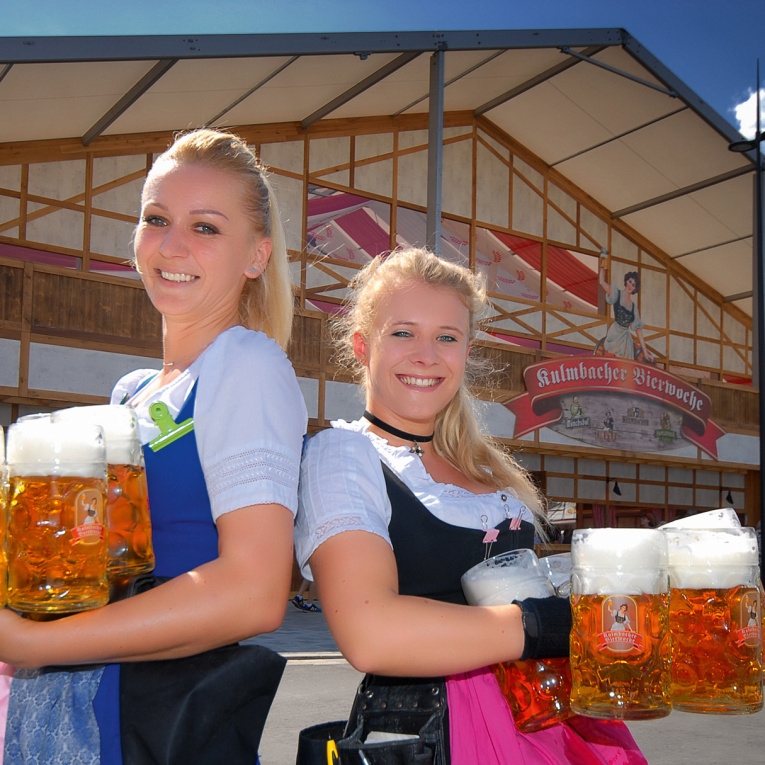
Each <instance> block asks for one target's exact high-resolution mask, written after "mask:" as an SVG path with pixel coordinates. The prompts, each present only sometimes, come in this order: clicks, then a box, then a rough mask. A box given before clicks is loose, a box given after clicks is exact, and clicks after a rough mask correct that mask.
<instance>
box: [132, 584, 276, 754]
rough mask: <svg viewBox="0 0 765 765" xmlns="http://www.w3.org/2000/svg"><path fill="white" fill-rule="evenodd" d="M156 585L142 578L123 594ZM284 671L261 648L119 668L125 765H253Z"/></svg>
mask: <svg viewBox="0 0 765 765" xmlns="http://www.w3.org/2000/svg"><path fill="white" fill-rule="evenodd" d="M162 581H164V580H163V579H161V578H159V577H142V578H141V579H140V580H139V581H138V582H135V583H134V584H133V586H132V587H131V588H130V592H129V593H126V594H128V595H132V594H136V593H137V592H142V591H144V590H146V589H150V588H151V587H152V586H155V585H156V584H161V583H162ZM286 664H287V660H286V659H284V658H283V657H282V656H280V655H279V654H278V653H275V652H274V651H271V650H270V649H268V648H266V647H265V646H260V645H229V646H224V647H223V648H217V649H215V650H212V651H205V652H204V653H200V654H197V655H196V656H188V657H186V658H182V659H163V660H159V661H137V662H125V663H124V664H121V665H120V725H121V729H122V758H123V761H124V763H125V765H189V763H194V765H220V763H232V765H233V764H234V763H235V764H236V765H240V763H241V764H242V765H246V764H247V763H252V765H254V763H255V762H256V760H257V755H258V746H259V745H260V737H261V736H262V734H263V728H264V727H265V724H266V717H267V715H268V710H269V709H270V708H271V703H272V702H273V700H274V697H275V696H276V691H277V689H278V687H279V681H280V680H281V677H282V674H283V672H284V667H285V666H286Z"/></svg>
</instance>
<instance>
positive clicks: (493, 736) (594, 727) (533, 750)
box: [446, 668, 648, 765]
mask: <svg viewBox="0 0 765 765" xmlns="http://www.w3.org/2000/svg"><path fill="white" fill-rule="evenodd" d="M446 693H447V697H448V701H449V743H450V747H451V761H452V765H475V764H476V763H479V762H480V763H481V765H508V764H509V763H512V765H561V764H562V763H571V765H648V761H647V760H646V759H645V757H644V756H643V754H642V752H641V751H640V749H638V745H637V744H636V743H635V739H634V738H632V734H631V733H630V732H629V730H628V728H627V726H626V725H625V724H624V723H622V722H617V721H608V720H593V719H591V718H588V717H582V716H580V715H576V716H574V717H570V718H569V719H568V720H566V721H565V722H563V723H558V724H557V725H553V726H551V727H549V728H545V729H544V730H540V731H535V732H534V733H521V732H520V731H519V730H518V729H517V728H516V727H515V721H514V720H513V715H512V713H511V712H510V707H509V706H508V704H507V701H506V700H505V697H504V696H503V695H502V691H500V689H499V685H498V684H497V680H496V678H495V677H494V675H493V674H492V672H491V670H489V669H488V668H484V669H478V670H475V671H474V672H467V673H463V674H459V675H453V676H451V677H448V678H447V680H446Z"/></svg>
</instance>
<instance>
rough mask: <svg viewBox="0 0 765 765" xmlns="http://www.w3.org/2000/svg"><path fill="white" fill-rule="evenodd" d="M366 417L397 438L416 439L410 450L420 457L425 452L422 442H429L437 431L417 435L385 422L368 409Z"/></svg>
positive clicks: (365, 411)
mask: <svg viewBox="0 0 765 765" xmlns="http://www.w3.org/2000/svg"><path fill="white" fill-rule="evenodd" d="M364 419H366V420H369V422H370V423H372V425H374V426H376V427H378V428H380V430H384V431H385V432H386V433H390V434H391V435H392V436H396V438H401V439H403V440H404V441H414V443H413V444H412V446H410V447H409V452H410V453H411V454H416V455H417V456H418V457H422V455H423V454H425V452H424V451H423V450H422V447H421V446H420V444H429V443H430V442H431V441H432V440H433V436H434V435H435V433H431V434H430V435H429V436H416V435H414V433H407V432H406V431H405V430H399V429H398V428H394V427H393V425H388V423H387V422H384V421H383V420H381V419H380V418H379V417H375V416H374V415H373V414H371V413H370V412H368V411H367V410H366V409H365V410H364ZM418 442H419V443H418Z"/></svg>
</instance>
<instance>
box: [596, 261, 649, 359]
mask: <svg viewBox="0 0 765 765" xmlns="http://www.w3.org/2000/svg"><path fill="white" fill-rule="evenodd" d="M607 263H608V261H607V259H606V258H605V257H601V259H600V286H601V287H602V288H603V291H604V292H605V293H606V302H607V303H608V304H609V305H612V306H613V307H614V322H613V324H611V326H610V327H609V328H608V332H607V334H606V336H605V337H604V338H603V339H602V340H600V341H598V344H597V345H596V346H595V355H596V356H618V357H619V358H623V359H634V360H635V361H640V362H647V363H649V364H653V363H655V361H656V357H655V356H654V355H653V353H651V351H650V350H648V346H647V345H646V344H645V338H644V337H643V327H644V326H645V325H644V324H643V321H642V319H641V318H640V312H639V311H638V307H637V303H636V302H635V301H634V300H633V295H637V294H638V292H640V275H639V274H638V272H637V271H628V272H627V273H626V274H624V286H623V287H622V288H621V289H620V288H619V287H618V286H617V285H616V284H609V283H608V280H607V274H606V267H607ZM633 332H634V333H635V334H634V336H633V334H632V333H633Z"/></svg>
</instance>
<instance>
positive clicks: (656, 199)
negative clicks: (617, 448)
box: [0, 29, 754, 315]
mask: <svg viewBox="0 0 765 765" xmlns="http://www.w3.org/2000/svg"><path fill="white" fill-rule="evenodd" d="M435 50H443V51H445V52H446V55H445V91H444V98H445V102H444V108H445V110H446V111H454V110H471V111H473V112H474V113H475V114H477V115H485V116H486V118H487V119H489V120H491V121H492V122H493V123H494V124H496V125H497V126H498V127H499V128H501V129H502V130H504V131H505V132H506V133H507V134H509V135H510V136H512V137H513V138H514V139H516V140H518V141H519V142H520V143H521V144H523V145H524V146H526V147H528V148H529V149H530V150H531V151H533V152H535V153H536V154H537V155H538V156H539V157H540V158H541V159H542V160H543V161H545V162H546V163H548V164H550V165H551V166H552V167H553V168H555V169H556V170H557V171H559V172H560V173H561V174H562V175H563V176H565V177H566V178H568V179H570V180H571V181H572V182H573V183H575V184H576V185H578V186H579V187H580V188H582V189H583V190H584V191H585V192H587V193H588V194H589V195H590V196H592V197H593V198H594V199H595V200H596V201H597V202H599V203H601V204H602V205H604V206H605V207H606V208H607V209H608V210H610V211H612V214H613V216H614V217H618V218H621V219H622V220H623V221H624V222H625V223H627V224H628V225H629V226H631V227H632V228H633V229H634V230H635V231H637V232H638V233H639V234H640V235H642V236H644V237H646V238H647V239H648V240H650V241H651V242H653V243H654V244H655V245H657V246H658V247H660V248H661V249H662V250H664V252H666V253H667V254H668V255H669V256H670V257H672V258H674V259H676V260H677V261H678V262H679V263H680V264H681V265H682V266H683V267H684V268H686V269H687V270H688V271H690V272H691V273H692V274H695V275H696V276H697V277H698V278H700V279H701V280H702V281H703V282H705V283H706V284H707V285H709V286H710V287H711V288H712V290H713V291H716V292H717V293H719V294H720V295H721V296H722V297H723V298H724V299H725V300H726V301H728V302H730V303H732V304H734V305H735V306H737V307H739V308H741V309H742V310H743V311H744V312H746V313H747V314H749V315H751V310H752V306H751V304H752V300H751V293H752V229H753V225H752V224H753V170H754V161H753V157H751V156H749V155H742V154H735V153H732V152H730V151H728V148H727V147H728V144H729V143H730V142H731V141H733V140H737V139H739V138H740V136H739V134H738V133H737V131H736V130H734V129H733V127H731V126H730V125H729V124H728V123H727V122H726V121H725V120H724V119H723V118H722V117H721V116H720V115H718V114H717V113H716V112H714V111H713V110H712V109H711V108H710V107H708V106H707V105H706V104H705V103H704V102H703V101H701V99H700V98H699V97H698V96H696V94H695V93H693V92H692V91H691V90H690V89H689V88H687V86H685V85H684V84H683V83H682V82H681V81H679V80H678V79H677V78H676V77H675V76H674V75H673V74H672V73H671V72H669V71H668V70H667V69H666V68H665V67H664V66H663V65H662V64H661V63H660V62H659V61H658V60H656V59H655V58H654V57H653V56H651V54H650V53H649V52H648V51H646V50H645V49H644V48H643V47H642V46H641V45H640V44H639V43H638V42H637V41H636V40H635V39H634V38H632V37H631V36H630V35H629V34H628V33H627V32H625V31H624V30H620V29H591V30H587V29H584V30H536V31H534V30H526V31H517V30H516V31H488V32H481V31H457V32H407V33H402V32H383V33H357V34H356V33H342V34H296V35H287V34H282V35H211V36H194V37H189V36H185V37H184V36H152V37H127V36H126V37H82V38H74V37H66V38H59V37H38V38H21V37H17V38H7V37H6V38H2V37H0V113H1V114H2V121H0V149H1V148H2V145H3V144H7V143H14V142H20V141H39V140H45V139H61V138H72V137H80V138H82V139H83V141H84V142H85V143H90V142H91V141H92V140H94V139H95V138H96V137H98V136H101V135H115V134H126V133H139V132H141V133H143V132H151V131H165V130H177V129H183V128H188V127H193V126H199V125H204V124H211V123H214V124H216V125H217V126H237V125H245V124H267V123H278V122H301V123H302V124H303V126H304V127H305V126H307V125H309V124H313V123H314V122H315V121H317V120H318V119H321V118H322V117H327V118H342V117H361V116H379V115H398V114H408V113H422V112H427V110H428V104H429V101H428V93H429V70H430V63H429V62H430V55H429V54H430V53H432V52H433V51H435ZM583 56H584V57H585V58H582V57H583Z"/></svg>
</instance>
